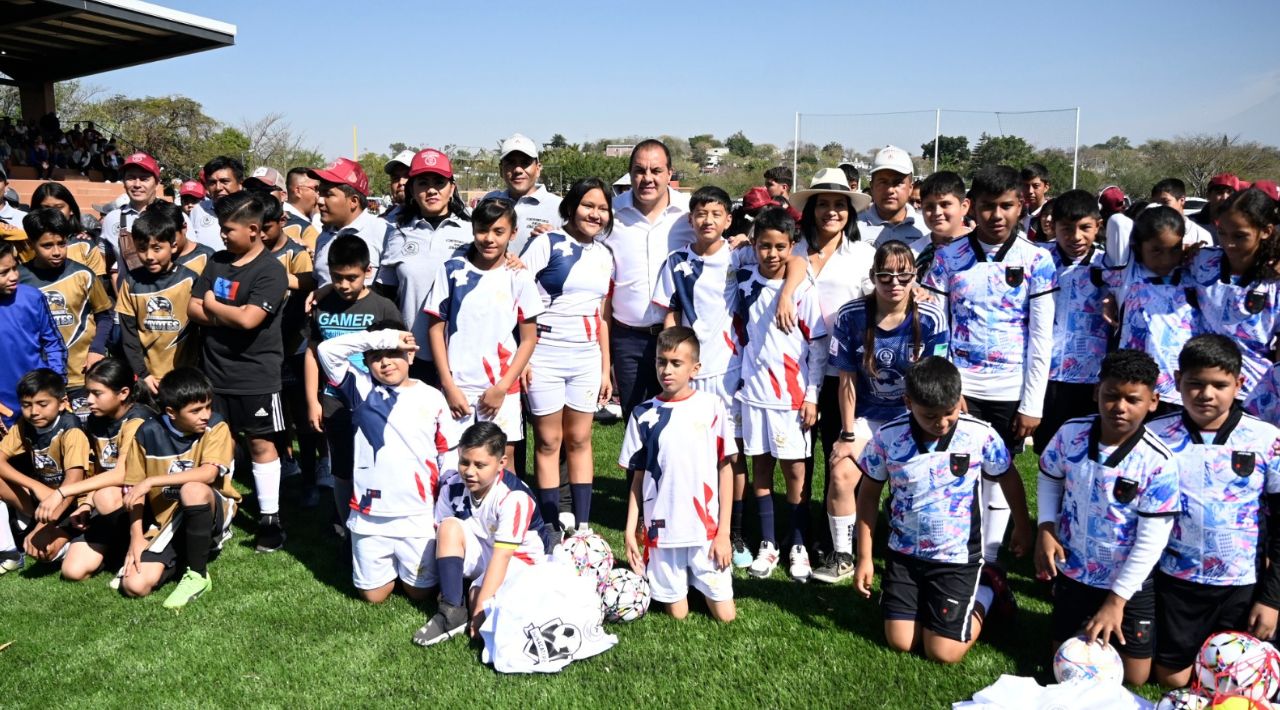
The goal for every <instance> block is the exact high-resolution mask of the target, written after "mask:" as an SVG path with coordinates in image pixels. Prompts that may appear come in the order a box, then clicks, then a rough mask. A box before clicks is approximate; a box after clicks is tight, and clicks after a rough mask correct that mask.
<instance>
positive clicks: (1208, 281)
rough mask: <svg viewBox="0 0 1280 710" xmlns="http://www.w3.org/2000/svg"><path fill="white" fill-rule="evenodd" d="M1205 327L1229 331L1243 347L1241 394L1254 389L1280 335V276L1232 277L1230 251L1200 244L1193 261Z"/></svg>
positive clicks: (1192, 275)
mask: <svg viewBox="0 0 1280 710" xmlns="http://www.w3.org/2000/svg"><path fill="white" fill-rule="evenodd" d="M1189 270H1190V272H1191V274H1190V277H1191V280H1192V281H1193V282H1195V285H1196V295H1197V299H1198V300H1199V304H1198V305H1199V307H1200V317H1201V319H1202V321H1203V327H1204V332H1206V333H1217V334H1218V335H1225V336H1227V337H1228V338H1231V339H1232V340H1233V341H1235V343H1236V345H1237V346H1239V348H1240V355H1241V356H1242V357H1243V360H1244V362H1243V363H1242V366H1241V368H1240V374H1242V375H1244V386H1243V387H1241V388H1240V394H1239V397H1241V398H1244V397H1245V395H1246V393H1248V392H1252V391H1253V389H1254V387H1256V386H1257V385H1258V383H1259V382H1261V381H1262V379H1263V377H1265V376H1266V374H1267V370H1269V369H1270V368H1271V348H1272V342H1273V341H1274V340H1275V337H1276V335H1277V334H1280V307H1278V306H1280V281H1276V280H1275V279H1267V280H1265V281H1255V282H1253V283H1241V278H1240V277H1239V276H1233V275H1232V274H1231V272H1230V265H1229V262H1228V261H1227V257H1226V253H1225V252H1224V251H1222V249H1219V248H1216V247H1205V248H1203V249H1201V250H1200V251H1199V252H1198V253H1197V254H1196V255H1195V257H1194V258H1193V259H1192V261H1191V266H1190V267H1189Z"/></svg>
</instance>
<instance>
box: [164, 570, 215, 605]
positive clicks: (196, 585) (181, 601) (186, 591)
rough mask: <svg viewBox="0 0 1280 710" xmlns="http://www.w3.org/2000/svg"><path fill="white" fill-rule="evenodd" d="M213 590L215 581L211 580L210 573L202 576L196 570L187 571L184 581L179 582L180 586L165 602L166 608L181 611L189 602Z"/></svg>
mask: <svg viewBox="0 0 1280 710" xmlns="http://www.w3.org/2000/svg"><path fill="white" fill-rule="evenodd" d="M212 588H213V580H212V579H209V575H208V573H205V574H200V573H199V572H196V571H195V570H187V571H186V572H185V573H183V575H182V579H180V580H178V586H176V587H174V588H173V591H172V592H170V593H169V596H168V597H167V598H166V599H165V600H164V608H166V609H181V608H182V607H184V606H186V605H187V602H189V601H191V600H192V599H195V598H196V597H198V596H200V595H201V594H204V593H205V592H207V591H209V590H210V589H212Z"/></svg>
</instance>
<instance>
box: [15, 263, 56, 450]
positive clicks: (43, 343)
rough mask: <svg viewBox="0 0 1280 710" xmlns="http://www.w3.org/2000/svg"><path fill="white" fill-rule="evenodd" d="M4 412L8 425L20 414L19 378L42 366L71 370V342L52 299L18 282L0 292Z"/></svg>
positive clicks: (32, 287)
mask: <svg viewBox="0 0 1280 710" xmlns="http://www.w3.org/2000/svg"><path fill="white" fill-rule="evenodd" d="M0 319H3V321H4V325H5V327H3V328H0V352H3V353H4V357H0V405H3V408H4V409H7V410H8V412H9V413H8V414H5V413H4V412H0V415H3V416H2V417H0V418H3V420H4V423H5V425H6V426H11V425H12V424H13V422H14V418H15V417H17V415H18V411H19V406H18V380H20V379H22V376H23V375H25V374H27V373H28V372H30V371H31V370H34V369H36V368H38V367H47V368H49V369H51V370H53V371H54V372H56V373H58V374H59V375H65V374H66V372H67V345H66V343H64V342H63V340H62V334H61V333H60V332H59V331H58V326H57V325H55V324H54V322H53V316H52V315H51V314H50V313H49V303H48V301H46V300H45V297H44V294H43V293H41V292H40V289H38V288H35V287H34V286H28V285H26V284H21V283H20V284H18V285H17V286H16V287H15V288H14V291H13V293H11V294H9V295H7V296H0Z"/></svg>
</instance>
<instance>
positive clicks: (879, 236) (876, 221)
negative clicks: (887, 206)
mask: <svg viewBox="0 0 1280 710" xmlns="http://www.w3.org/2000/svg"><path fill="white" fill-rule="evenodd" d="M929 231H930V230H929V227H928V225H926V224H925V223H924V215H922V214H920V213H919V212H917V211H916V208H914V207H912V206H911V205H907V216H906V217H905V218H904V219H903V220H902V221H901V222H899V223H897V224H890V223H889V222H886V221H884V220H883V219H881V217H880V213H879V212H877V211H876V206H875V205H871V206H870V207H868V208H866V209H865V210H863V211H861V212H859V213H858V232H859V234H860V236H861V238H862V240H863V241H865V242H867V243H868V244H875V245H876V246H880V245H881V244H884V243H885V242H888V241H892V240H894V239H897V240H898V241H900V242H902V243H903V244H911V243H913V242H915V241H917V240H919V239H920V238H921V237H927V236H929Z"/></svg>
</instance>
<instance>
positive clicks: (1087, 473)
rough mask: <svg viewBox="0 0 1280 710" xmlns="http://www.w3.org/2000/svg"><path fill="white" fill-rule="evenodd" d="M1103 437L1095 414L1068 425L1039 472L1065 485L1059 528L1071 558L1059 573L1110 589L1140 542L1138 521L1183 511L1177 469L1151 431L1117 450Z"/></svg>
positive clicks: (1043, 458)
mask: <svg viewBox="0 0 1280 710" xmlns="http://www.w3.org/2000/svg"><path fill="white" fill-rule="evenodd" d="M1100 436H1101V425H1100V423H1099V420H1098V416H1097V415H1093V416H1089V417H1081V418H1079V419H1070V420H1068V421H1067V422H1066V423H1065V424H1063V425H1062V428H1061V429H1059V430H1058V431H1057V433H1056V434H1054V435H1053V439H1051V440H1050V441H1049V445H1048V446H1047V447H1046V448H1045V450H1044V453H1043V454H1041V455H1040V474H1041V475H1043V476H1048V477H1050V478H1054V479H1057V480H1059V481H1061V482H1062V484H1063V496H1062V509H1061V510H1060V511H1058V515H1057V523H1058V541H1059V542H1061V543H1062V548H1063V550H1064V551H1065V553H1066V559H1065V560H1064V561H1062V562H1059V563H1058V569H1059V570H1060V571H1061V572H1062V573H1063V574H1065V575H1066V576H1067V577H1069V578H1070V579H1073V580H1075V581H1077V582H1080V583H1082V584H1087V585H1089V586H1091V587H1097V588H1099V589H1110V588H1111V586H1112V585H1113V584H1114V583H1115V581H1116V577H1117V576H1119V574H1120V570H1121V568H1122V567H1124V563H1125V560H1127V559H1128V558H1129V552H1130V551H1131V550H1132V549H1133V544H1134V542H1135V541H1136V540H1137V536H1138V517H1139V516H1162V515H1176V514H1177V513H1178V511H1179V507H1178V504H1179V499H1178V468H1177V461H1176V460H1175V459H1174V457H1173V454H1172V453H1171V452H1170V451H1169V448H1168V447H1167V446H1165V445H1164V444H1163V443H1162V442H1161V441H1160V440H1159V439H1158V438H1156V436H1155V435H1154V434H1152V433H1151V432H1150V431H1148V430H1147V429H1146V428H1143V429H1140V430H1139V431H1137V432H1136V433H1134V434H1133V435H1132V436H1131V437H1129V439H1128V440H1127V441H1125V442H1124V443H1123V444H1121V445H1119V446H1116V447H1103V446H1102V445H1101V443H1100V442H1099V438H1100ZM1043 519H1044V516H1043V514H1042V516H1041V520H1043Z"/></svg>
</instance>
